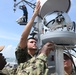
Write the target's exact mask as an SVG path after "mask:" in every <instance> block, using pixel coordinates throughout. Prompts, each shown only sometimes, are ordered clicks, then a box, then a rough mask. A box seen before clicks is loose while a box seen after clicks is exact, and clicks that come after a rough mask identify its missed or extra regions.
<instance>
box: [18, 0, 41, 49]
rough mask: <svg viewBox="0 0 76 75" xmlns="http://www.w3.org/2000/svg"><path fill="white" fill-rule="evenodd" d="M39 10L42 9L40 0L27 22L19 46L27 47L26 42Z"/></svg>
mask: <svg viewBox="0 0 76 75" xmlns="http://www.w3.org/2000/svg"><path fill="white" fill-rule="evenodd" d="M39 10H40V1H38V2H37V3H36V7H35V10H34V13H33V15H32V17H31V19H30V21H29V22H28V23H27V25H26V27H25V28H24V30H23V32H22V35H21V39H20V43H19V46H20V47H21V48H25V47H26V44H27V43H26V42H27V38H28V35H29V33H30V30H31V28H32V25H33V23H34V20H35V18H36V16H37V15H38V13H39Z"/></svg>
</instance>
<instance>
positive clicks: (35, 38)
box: [27, 37, 37, 41]
mask: <svg viewBox="0 0 76 75" xmlns="http://www.w3.org/2000/svg"><path fill="white" fill-rule="evenodd" d="M30 39H34V40H36V41H37V39H36V38H34V37H29V38H28V39H27V40H30Z"/></svg>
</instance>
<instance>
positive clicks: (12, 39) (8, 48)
mask: <svg viewBox="0 0 76 75" xmlns="http://www.w3.org/2000/svg"><path fill="white" fill-rule="evenodd" d="M19 1H20V0H17V2H19ZM28 1H33V0H28ZM34 1H35V0H34ZM13 4H14V2H13V0H9V1H8V0H1V1H0V45H4V46H5V48H4V50H3V51H2V53H3V55H4V56H5V57H15V55H14V52H15V48H16V47H17V45H18V42H19V39H20V36H21V33H22V30H23V29H24V26H20V25H19V24H17V22H16V20H17V19H18V18H19V17H20V16H22V15H23V13H22V11H21V10H20V9H19V8H18V7H17V8H16V12H15V13H14V11H13V8H14V7H13ZM20 5H22V3H21V4H20ZM26 6H27V9H28V17H29V18H28V20H29V19H30V18H31V15H32V12H33V10H32V8H30V7H29V6H28V5H27V4H26ZM68 15H69V16H70V18H71V20H72V21H76V0H71V7H70V10H69V12H68Z"/></svg>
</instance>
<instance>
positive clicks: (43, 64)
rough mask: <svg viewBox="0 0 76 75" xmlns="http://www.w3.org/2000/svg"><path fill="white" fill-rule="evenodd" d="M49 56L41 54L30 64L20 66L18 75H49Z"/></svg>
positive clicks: (29, 62)
mask: <svg viewBox="0 0 76 75" xmlns="http://www.w3.org/2000/svg"><path fill="white" fill-rule="evenodd" d="M46 59H47V56H46V55H44V54H40V55H39V56H38V57H37V58H35V57H33V58H32V59H31V60H29V61H28V62H25V63H24V64H23V63H22V64H20V66H19V67H18V69H17V72H16V74H17V75H47V72H48V68H47V61H46Z"/></svg>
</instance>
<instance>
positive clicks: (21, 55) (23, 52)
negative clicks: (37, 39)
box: [15, 46, 27, 64]
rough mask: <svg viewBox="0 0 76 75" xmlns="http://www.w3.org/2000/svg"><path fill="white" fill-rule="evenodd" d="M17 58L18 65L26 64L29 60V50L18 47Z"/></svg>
mask: <svg viewBox="0 0 76 75" xmlns="http://www.w3.org/2000/svg"><path fill="white" fill-rule="evenodd" d="M15 56H16V60H17V62H18V64H20V63H24V62H25V61H26V59H27V57H26V56H27V48H25V49H22V48H20V47H19V46H18V47H17V48H16V51H15Z"/></svg>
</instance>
